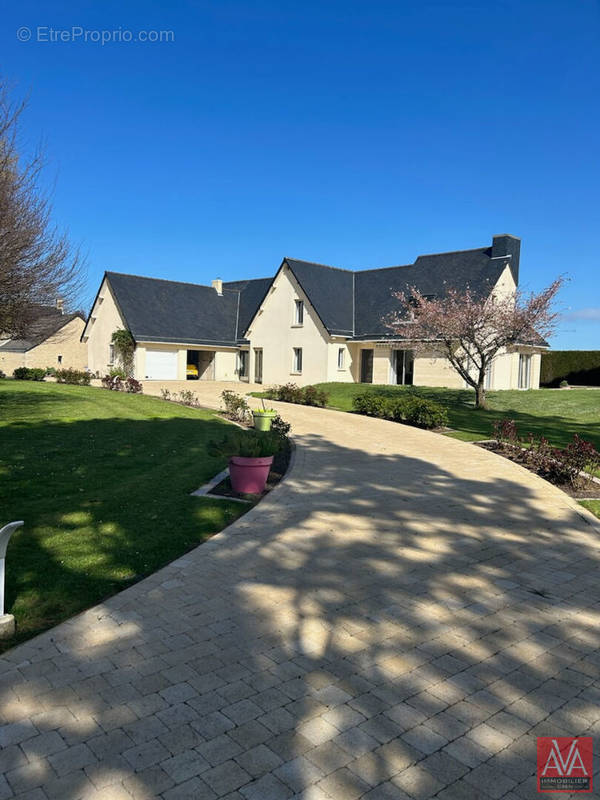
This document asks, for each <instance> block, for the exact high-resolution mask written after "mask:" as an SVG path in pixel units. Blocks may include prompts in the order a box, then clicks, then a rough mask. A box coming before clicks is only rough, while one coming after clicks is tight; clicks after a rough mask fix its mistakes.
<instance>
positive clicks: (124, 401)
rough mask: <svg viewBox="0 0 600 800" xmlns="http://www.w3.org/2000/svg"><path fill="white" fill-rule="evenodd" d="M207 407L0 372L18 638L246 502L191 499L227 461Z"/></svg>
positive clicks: (188, 541) (9, 586)
mask: <svg viewBox="0 0 600 800" xmlns="http://www.w3.org/2000/svg"><path fill="white" fill-rule="evenodd" d="M226 424H227V423H226V422H224V421H222V420H220V419H218V418H216V417H215V416H214V414H213V413H212V412H209V411H205V410H200V409H192V408H187V407H185V406H180V405H177V404H175V403H167V402H165V401H163V400H159V399H157V398H153V397H145V396H141V395H126V394H121V393H117V392H109V391H107V390H105V389H94V388H88V387H79V386H63V385H58V384H52V383H30V382H24V381H12V380H0V508H1V509H2V514H1V519H0V525H4V524H6V522H9V521H11V520H16V519H23V520H25V527H24V528H22V529H21V530H20V531H18V532H17V533H15V534H14V536H13V538H12V540H11V542H10V544H9V547H8V553H7V559H6V565H7V570H6V571H7V581H6V611H7V612H10V613H12V614H14V615H15V617H16V620H17V626H18V634H17V637H16V638H15V639H14V640H13V641H12V642H9V643H8V644H14V643H15V642H16V641H19V640H21V639H24V638H27V637H29V636H31V635H33V634H35V633H37V632H39V631H42V630H44V629H45V628H48V627H49V626H51V625H54V624H56V623H57V622H60V621H61V620H63V619H65V618H67V617H70V616H72V615H73V614H75V613H76V612H78V611H81V610H82V609H85V608H87V607H89V606H90V605H93V604H94V603H96V602H98V601H100V600H102V599H103V598H104V597H106V596H108V595H110V594H113V593H114V592H116V591H119V590H120V589H122V588H123V587H125V586H127V585H128V584H130V583H132V582H134V581H136V580H138V579H139V578H141V577H142V576H145V575H148V574H150V573H152V572H154V571H155V570H156V569H158V568H159V567H161V566H163V565H164V564H166V563H168V562H169V561H172V560H173V559H174V558H176V557H177V556H179V555H181V554H182V553H184V552H186V551H187V550H189V549H190V548H192V547H193V546H195V545H197V544H198V543H200V542H202V541H203V540H204V539H206V538H207V537H209V536H210V535H211V534H214V533H216V532H217V531H219V530H221V529H222V528H223V527H225V526H226V525H228V524H229V523H230V522H231V521H232V520H234V519H235V518H236V517H238V516H239V515H240V514H241V513H243V511H244V510H245V507H244V506H241V505H240V504H239V503H233V502H229V501H222V500H210V499H207V498H200V497H190V494H189V493H190V492H191V491H193V490H194V489H196V488H198V487H199V486H200V485H201V484H202V483H205V482H206V481H207V480H208V479H209V478H211V477H212V476H213V475H215V474H216V473H217V472H219V471H220V470H221V469H223V467H224V466H225V460H224V459H219V458H211V457H209V456H208V455H207V453H206V444H207V442H208V441H209V440H210V439H213V438H220V437H221V436H222V434H223V429H224V427H225V425H226Z"/></svg>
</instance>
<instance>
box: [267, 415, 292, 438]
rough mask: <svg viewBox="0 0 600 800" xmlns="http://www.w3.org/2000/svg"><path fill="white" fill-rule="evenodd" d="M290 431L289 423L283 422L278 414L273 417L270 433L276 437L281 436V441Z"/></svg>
mask: <svg viewBox="0 0 600 800" xmlns="http://www.w3.org/2000/svg"><path fill="white" fill-rule="evenodd" d="M291 430H292V426H291V425H290V423H289V422H286V421H285V420H283V419H282V418H281V417H280V416H279V414H277V416H276V417H273V419H272V421H271V431H272V432H273V433H276V434H277V436H281V438H282V439H285V438H286V437H287V436H288V435H289V433H290V431H291Z"/></svg>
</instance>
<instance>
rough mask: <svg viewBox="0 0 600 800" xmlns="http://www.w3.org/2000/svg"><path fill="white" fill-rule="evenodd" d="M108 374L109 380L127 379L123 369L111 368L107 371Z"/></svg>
mask: <svg viewBox="0 0 600 800" xmlns="http://www.w3.org/2000/svg"><path fill="white" fill-rule="evenodd" d="M108 374H109V375H110V377H111V378H121V380H122V381H124V380H125V379H126V378H127V373H126V372H125V370H124V369H123V367H111V368H110V370H109V371H108Z"/></svg>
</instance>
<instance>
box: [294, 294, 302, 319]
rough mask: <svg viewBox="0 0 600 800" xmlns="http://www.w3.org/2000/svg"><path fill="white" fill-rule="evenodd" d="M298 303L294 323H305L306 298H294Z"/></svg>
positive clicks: (296, 303)
mask: <svg viewBox="0 0 600 800" xmlns="http://www.w3.org/2000/svg"><path fill="white" fill-rule="evenodd" d="M294 303H295V305H296V308H295V315H294V325H304V300H294Z"/></svg>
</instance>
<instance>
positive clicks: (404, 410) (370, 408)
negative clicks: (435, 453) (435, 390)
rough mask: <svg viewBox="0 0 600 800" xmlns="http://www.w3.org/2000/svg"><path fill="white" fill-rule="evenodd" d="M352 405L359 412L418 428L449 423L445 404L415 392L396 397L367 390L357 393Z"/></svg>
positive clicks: (441, 425) (434, 426) (443, 425)
mask: <svg viewBox="0 0 600 800" xmlns="http://www.w3.org/2000/svg"><path fill="white" fill-rule="evenodd" d="M352 405H353V406H354V410H355V411H357V412H358V413H359V414H366V415H367V416H368V417H380V418H381V419H390V420H394V422H403V423H405V424H406V425H415V426H416V427H417V428H443V427H446V426H447V425H448V412H447V411H446V409H445V408H444V406H442V405H440V404H439V403H436V402H435V400H428V399H427V398H425V397H418V396H417V395H413V394H405V395H404V396H401V397H396V398H394V397H385V396H383V395H378V394H375V393H374V392H365V393H364V394H357V395H356V397H355V398H354V400H353V401H352Z"/></svg>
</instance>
